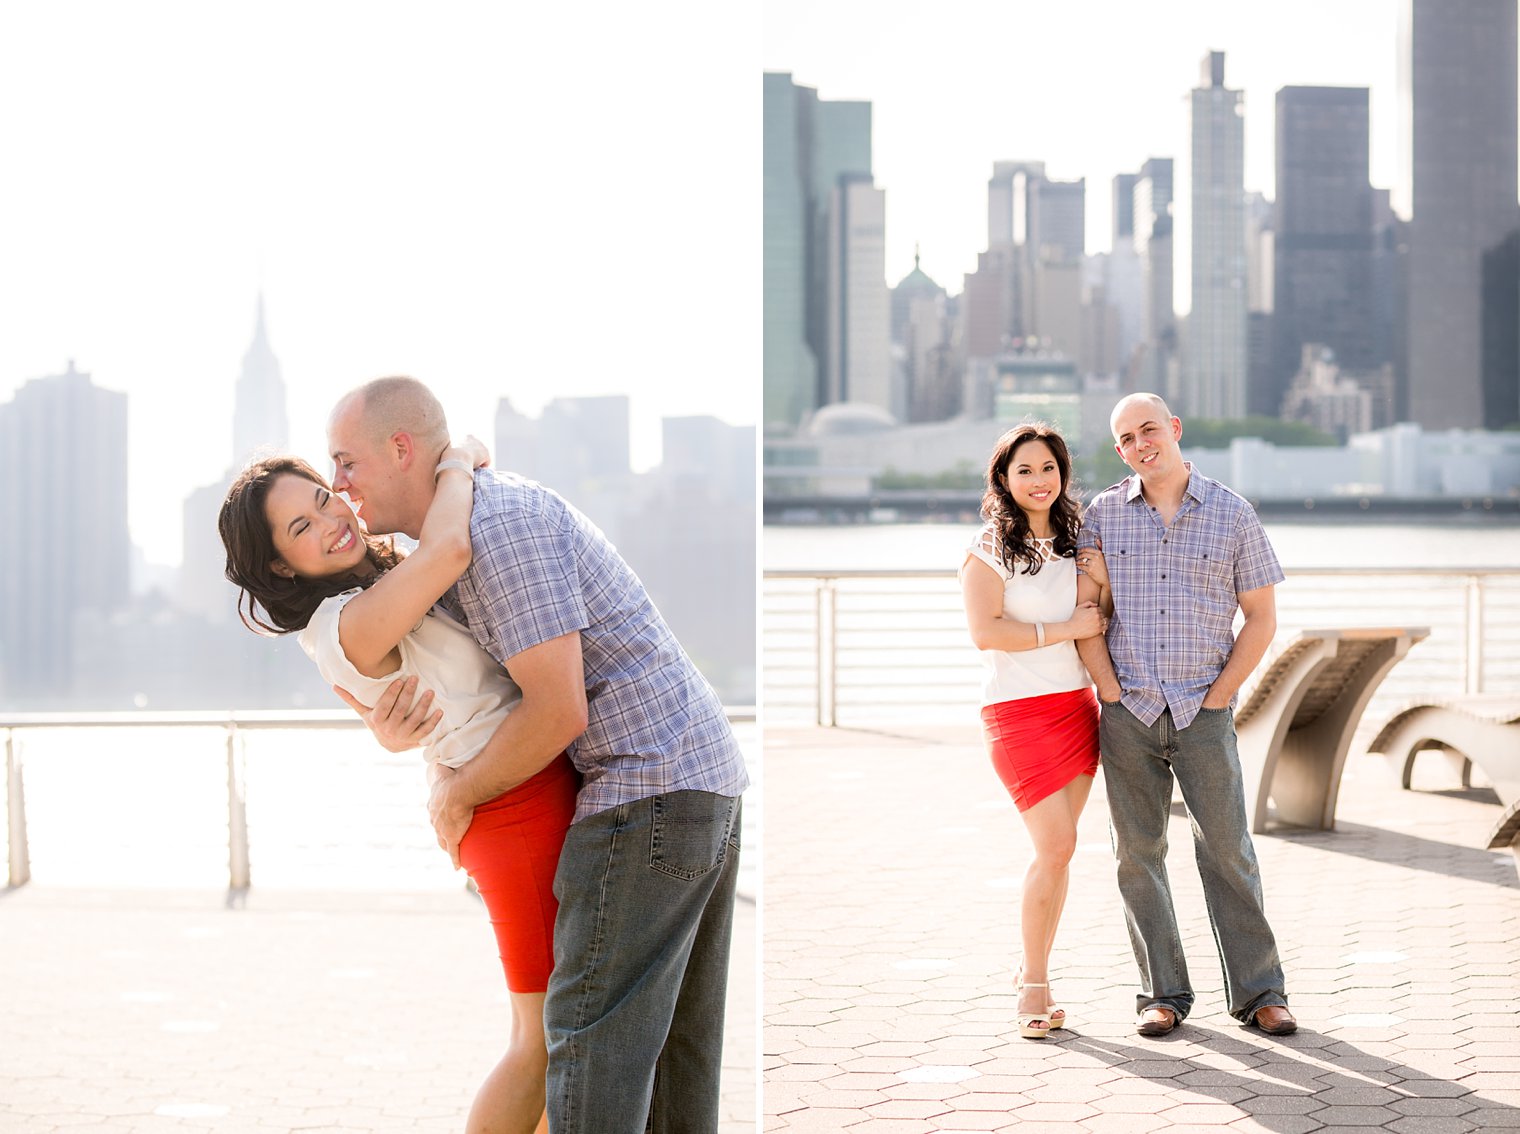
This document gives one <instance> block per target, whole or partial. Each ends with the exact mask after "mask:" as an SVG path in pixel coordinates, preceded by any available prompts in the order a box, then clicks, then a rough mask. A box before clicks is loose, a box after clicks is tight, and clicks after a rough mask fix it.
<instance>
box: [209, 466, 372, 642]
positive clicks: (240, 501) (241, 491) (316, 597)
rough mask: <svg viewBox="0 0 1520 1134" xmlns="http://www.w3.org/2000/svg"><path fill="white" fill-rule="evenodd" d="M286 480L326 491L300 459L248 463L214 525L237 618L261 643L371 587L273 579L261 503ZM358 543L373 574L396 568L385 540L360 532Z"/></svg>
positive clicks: (364, 580)
mask: <svg viewBox="0 0 1520 1134" xmlns="http://www.w3.org/2000/svg"><path fill="white" fill-rule="evenodd" d="M287 475H289V476H298V477H301V478H302V479H304V480H309V481H311V483H312V484H316V485H320V486H321V487H322V488H325V489H327V491H329V492H331V491H332V485H331V484H329V483H328V481H327V478H326V477H324V476H323V475H322V474H321V473H319V472H318V471H317V470H316V469H314V468H312V467H311V466H310V465H309V464H307V463H306V462H305V461H303V460H301V458H300V457H283V456H282V457H264V458H262V459H260V460H256V461H253V462H251V463H250V464H249V465H248V467H247V468H245V469H244V470H243V471H242V472H241V473H240V474H239V475H238V478H237V480H235V481H233V482H232V487H231V488H229V489H228V490H227V498H226V499H225V500H223V501H222V510H221V513H220V514H219V515H218V516H217V519H216V527H217V530H218V531H219V532H220V533H221V536H222V546H223V547H225V548H226V549H227V571H226V575H227V579H228V581H229V582H231V583H233V584H234V585H235V586H236V587H237V588H238V617H239V618H240V619H242V621H243V625H244V626H246V627H248V629H250V630H252V631H253V632H254V633H255V634H262V635H264V636H266V637H269V636H273V635H276V634H291V633H294V632H295V631H297V630H304V629H305V628H306V624H307V623H308V622H310V621H311V616H312V615H313V614H315V613H316V610H317V607H319V606H321V605H322V600H323V599H326V598H329V597H331V596H332V595H336V594H341V593H343V592H344V591H347V590H351V589H352V588H354V587H356V586H361V587H362V586H367V585H368V584H369V583H370V582H372V581H373V576H370V577H364V576H359V575H354V574H349V573H344V574H342V575H333V576H330V577H325V578H321V579H307V578H302V577H300V576H297V577H296V578H294V579H289V578H286V577H285V576H284V575H277V574H275V572H274V571H273V570H272V568H271V564H273V563H274V561H275V560H276V559H278V558H279V557H280V553H279V552H278V551H276V550H275V546H274V530H273V529H272V527H271V526H270V523H269V516H268V515H267V514H266V513H265V511H264V503H265V500H266V499H267V498H268V496H269V489H270V486H272V485H273V484H274V482H275V481H276V480H277V479H278V478H280V477H282V476H287ZM364 543H365V545H366V546H367V548H368V556H369V561H370V562H371V563H372V564H374V565H375V569H376V570H377V571H385V570H388V569H389V568H391V567H394V566H395V565H396V564H397V562H399V560H400V556H399V555H398V554H397V552H396V549H395V546H394V544H393V543H392V541H391V540H389V539H380V538H379V537H377V536H372V535H370V534H369V533H368V532H366V533H365V534H364Z"/></svg>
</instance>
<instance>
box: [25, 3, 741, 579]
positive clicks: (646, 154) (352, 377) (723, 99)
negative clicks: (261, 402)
mask: <svg viewBox="0 0 1520 1134" xmlns="http://www.w3.org/2000/svg"><path fill="white" fill-rule="evenodd" d="M658 14H659V15H660V17H661V18H660V19H658V20H651V19H650V18H649V13H648V12H647V11H641V12H639V13H634V12H631V11H628V10H624V9H620V8H617V7H613V6H608V7H607V9H606V11H605V13H604V14H603V16H602V18H600V19H599V21H598V28H599V30H598V33H597V35H595V36H587V35H586V34H585V29H584V25H583V22H582V21H581V20H580V19H579V18H576V17H575V16H574V14H573V13H571V12H569V11H556V10H549V9H543V10H533V11H531V12H518V11H514V12H512V13H510V14H508V13H506V12H505V11H504V10H498V9H496V8H495V7H493V6H490V5H485V4H466V5H461V6H453V7H451V8H450V9H448V10H447V11H429V12H428V13H427V14H426V16H425V18H417V17H415V16H414V15H413V14H412V13H411V12H410V11H408V9H406V8H405V7H403V6H400V5H359V4H356V3H344V4H333V5H324V6H322V7H321V8H319V9H312V8H309V7H308V6H304V5H296V4H291V3H275V4H271V5H261V6H259V7H258V8H256V9H255V8H246V9H225V8H221V7H218V8H215V9H206V8H204V7H202V6H199V5H194V4H189V3H170V2H164V0H155V2H154V3H152V4H150V5H148V6H146V7H136V8H134V9H132V10H130V11H128V10H126V9H120V8H117V7H114V6H111V5H105V4H91V3H86V4H63V5H56V6H27V7H25V8H14V7H13V8H7V9H6V10H5V11H4V12H3V13H0V98H3V99H4V101H5V103H6V105H9V106H12V107H24V108H25V113H24V114H19V113H18V114H11V115H7V116H6V117H5V118H4V119H3V120H0V152H4V153H5V154H6V156H7V162H8V166H9V168H10V169H12V170H13V171H15V172H14V175H13V176H12V177H11V178H9V179H8V181H7V185H6V187H5V190H4V194H5V198H6V199H5V208H4V209H3V210H0V217H3V219H0V245H3V247H4V248H5V250H6V254H5V257H4V260H3V264H0V309H3V310H5V312H6V324H7V333H6V335H5V336H4V337H3V339H0V403H4V402H8V401H9V400H11V399H12V398H13V397H14V396H15V394H16V391H17V390H18V389H19V388H20V387H21V386H23V385H24V384H25V383H26V382H28V381H31V380H34V379H40V378H46V377H49V376H53V375H58V374H63V373H65V372H66V371H67V370H68V368H69V366H70V364H71V362H72V364H73V365H74V366H75V367H76V368H77V369H78V370H79V371H81V372H84V373H88V374H90V375H91V377H92V380H93V381H94V383H95V384H96V385H98V386H100V387H102V388H104V389H107V390H113V391H120V392H124V393H126V394H127V395H128V414H129V453H130V457H129V459H130V470H129V482H130V484H129V488H130V493H131V499H130V502H129V513H130V515H129V520H130V525H131V529H132V535H133V539H134V542H135V543H137V544H138V545H139V547H141V548H142V550H143V551H144V552H145V554H146V556H147V558H148V559H149V561H151V562H158V563H172V562H176V561H177V560H178V557H179V553H180V516H181V513H180V507H181V504H182V503H183V501H184V498H185V497H186V496H188V495H189V494H190V492H192V491H193V490H194V489H195V488H197V487H199V486H202V485H205V484H208V483H212V482H214V481H216V480H217V479H219V478H220V477H221V476H222V475H223V473H224V472H225V471H226V470H227V467H228V465H229V462H230V461H231V460H232V434H231V422H232V419H233V404H234V392H235V385H236V382H237V378H238V374H239V372H240V368H241V361H242V358H243V355H244V352H245V351H246V350H247V349H248V348H249V345H250V343H251V342H252V341H253V338H254V328H255V323H256V310H257V305H258V302H259V299H260V296H261V295H262V299H263V305H264V314H265V326H266V330H267V336H268V342H269V345H270V347H271V349H272V351H273V354H274V356H275V358H276V359H277V360H278V363H279V366H280V369H281V371H282V373H283V377H284V381H285V384H286V389H287V394H288V403H289V417H290V438H289V440H290V446H291V448H292V449H293V450H294V451H295V452H297V453H300V454H301V455H303V456H306V457H308V458H309V459H313V460H320V459H322V458H323V457H324V455H325V444H324V439H323V426H324V424H325V419H326V415H327V412H328V409H329V408H330V406H331V404H332V403H333V401H335V400H336V398H337V397H338V396H340V395H341V394H342V393H343V391H344V390H346V389H348V388H350V387H352V386H353V385H356V384H358V383H359V382H361V381H364V380H366V379H368V378H372V377H376V376H378V375H380V374H385V373H412V374H415V375H416V376H418V377H419V378H422V379H423V380H424V381H427V382H428V383H429V384H430V385H432V386H433V388H434V389H435V390H437V392H438V393H439V395H440V397H441V399H442V400H443V402H444V403H445V406H446V408H447V409H448V410H449V412H450V416H451V424H452V425H453V426H454V427H455V428H456V429H457V430H459V431H461V432H463V431H465V430H469V431H473V432H476V433H477V434H479V435H481V436H484V437H489V436H490V435H491V431H492V427H493V420H494V414H495V407H496V403H497V400H498V399H499V398H500V397H503V396H505V397H509V398H511V399H512V401H513V403H514V404H515V405H517V406H518V407H519V408H520V409H522V410H524V411H525V412H530V413H535V412H537V411H538V410H539V409H540V408H541V407H542V406H543V405H544V404H545V403H547V401H548V400H549V399H551V398H553V397H556V396H593V395H602V394H628V395H631V397H632V411H633V418H634V422H633V424H634V437H633V459H634V464H635V466H636V467H638V468H647V467H649V466H651V465H653V464H655V463H656V462H657V460H658V457H659V453H658V448H659V434H660V428H661V426H660V421H661V418H662V417H665V416H671V415H680V414H693V413H703V414H711V415H712V416H715V417H718V418H720V419H722V420H724V421H727V422H729V423H731V424H736V425H749V424H753V423H754V422H755V421H756V419H757V415H758V405H759V384H760V366H759V327H758V322H757V320H755V319H754V317H753V312H754V310H755V309H756V308H758V306H759V301H758V291H759V287H758V272H757V271H756V272H751V271H749V270H748V267H749V264H750V263H751V262H750V261H746V260H744V259H743V258H742V257H740V258H737V259H735V260H734V261H732V262H731V263H723V264H716V265H706V266H705V267H704V271H706V272H708V273H709V275H708V277H707V281H706V282H707V283H709V284H716V285H718V286H704V287H702V288H699V289H697V288H693V287H691V278H692V272H693V268H694V267H695V263H694V260H693V257H692V254H691V250H692V248H693V247H694V246H695V245H696V242H697V240H698V238H699V237H700V235H701V234H702V233H704V232H708V231H712V230H714V229H716V228H717V227H719V226H720V225H721V224H722V223H723V221H724V218H725V217H727V215H728V213H729V210H730V206H729V205H728V204H727V203H725V202H723V201H722V200H720V199H718V198H717V197H716V195H713V194H703V193H686V194H674V193H671V192H670V191H669V189H670V185H671V184H672V183H680V182H686V183H691V184H695V183H697V182H699V181H700V180H704V179H706V178H708V177H710V176H712V175H713V171H714V170H718V171H720V172H721V174H722V176H723V177H724V178H725V179H726V178H727V177H729V176H732V177H734V178H735V179H739V180H742V178H743V176H744V175H745V173H746V172H747V171H748V170H750V169H755V170H758V166H759V147H758V145H757V144H756V141H755V139H754V138H753V137H751V136H749V135H748V134H746V133H744V132H743V131H735V130H733V128H732V123H733V122H734V121H735V120H741V119H742V118H743V116H744V115H745V113H746V111H747V110H748V108H749V107H751V106H752V105H753V104H754V99H753V95H752V93H751V92H750V90H749V85H750V84H749V74H748V72H747V71H746V68H745V65H744V64H743V63H742V61H741V60H742V59H747V58H749V57H750V56H749V54H748V52H749V51H750V50H752V44H753V40H754V28H753V23H752V22H750V23H747V22H746V21H744V20H742V19H741V20H738V21H733V20H726V21H724V22H722V23H721V24H720V23H718V22H716V21H712V20H711V19H710V18H708V16H707V14H706V10H705V9H703V8H701V7H699V6H698V5H696V4H695V3H685V2H676V0H661V3H660V5H659V13H658ZM671 20H674V21H683V22H688V23H691V24H695V25H699V26H702V27H703V28H705V29H706V30H705V32H704V52H702V53H700V54H698V55H696V56H693V54H692V53H690V52H686V51H684V50H683V49H681V48H680V47H679V45H678V44H676V43H674V42H673V41H671V40H670V39H669V37H667V36H665V35H664V33H663V32H662V31H660V30H659V27H660V25H661V24H663V23H665V22H667V21H671ZM550 46H552V47H553V50H547V49H546V48H547V47H550ZM572 46H573V48H574V51H573V52H572V51H571V50H570V48H571V47H572ZM570 60H573V62H569V61H570ZM698 91H700V92H702V97H701V98H696V97H693V96H694V92H698ZM672 99H684V100H685V102H686V104H687V109H686V111H685V112H683V114H682V116H681V120H680V121H679V122H674V121H672V118H671V116H670V114H669V105H670V102H671V100H672ZM698 135H700V136H703V137H704V138H706V141H705V142H704V144H703V146H702V147H700V148H698V147H693V146H692V145H691V144H690V141H691V139H692V138H693V137H695V136H698ZM656 169H657V170H658V171H659V175H658V176H650V175H649V172H650V171H651V170H656ZM756 211H757V212H758V210H756ZM752 223H755V224H756V226H757V227H758V217H757V218H756V219H755V221H754V222H752ZM751 277H755V278H754V280H753V282H752V281H751ZM746 289H750V290H751V291H752V292H753V293H754V295H755V298H754V299H753V301H748V300H747V299H746ZM661 314H668V316H669V321H668V322H667V321H665V320H662V319H661V318H660V316H661ZM493 456H494V457H496V458H497V459H498V460H500V461H501V462H502V463H504V464H507V465H510V459H509V457H507V456H506V455H503V454H493ZM324 463H325V462H324Z"/></svg>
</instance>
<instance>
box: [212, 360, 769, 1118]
mask: <svg viewBox="0 0 1520 1134" xmlns="http://www.w3.org/2000/svg"><path fill="white" fill-rule="evenodd" d="M328 444H329V448H330V450H331V454H332V459H333V463H334V467H335V469H336V473H335V476H334V478H333V480H332V481H331V482H328V481H327V479H326V478H324V477H323V476H322V475H321V474H320V473H318V472H317V471H316V470H315V469H313V468H312V467H311V466H310V465H308V464H307V463H306V462H304V461H302V460H300V459H299V458H296V457H271V458H266V459H263V460H258V461H255V462H254V463H252V464H251V465H249V467H248V468H247V469H245V470H244V471H243V473H242V474H241V475H240V476H239V477H238V479H237V480H236V481H235V482H234V484H233V486H232V488H231V489H230V490H229V492H228V494H227V498H226V500H225V501H224V503H223V505H222V509H221V514H220V516H219V518H218V526H219V528H220V532H221V536H222V541H223V543H224V545H225V547H226V550H227V572H226V573H227V577H228V578H229V579H230V580H231V581H232V582H233V583H235V584H236V585H237V586H238V587H239V588H240V590H241V594H240V596H239V611H240V613H241V614H242V616H243V620H244V622H245V624H248V625H249V626H250V628H253V629H258V630H260V631H261V632H265V633H296V634H298V635H299V638H300V642H301V645H302V647H303V648H304V649H305V650H306V652H307V653H308V654H309V655H311V657H312V658H313V660H314V661H316V663H317V665H318V667H319V668H320V670H321V671H322V673H323V676H324V677H325V678H326V679H327V680H328V681H330V682H331V683H332V684H333V685H334V686H335V687H336V688H337V689H338V690H339V692H340V694H341V695H342V696H343V697H344V699H345V700H346V701H348V703H349V704H350V705H352V706H353V707H354V708H356V709H358V710H359V711H360V712H361V714H362V715H363V717H364V720H365V723H366V724H368V725H369V727H370V729H371V731H372V732H373V733H374V734H375V736H376V738H377V739H378V740H379V741H380V742H381V743H382V744H383V745H384V746H385V747H386V748H388V749H391V750H392V751H402V750H405V749H407V748H411V747H416V746H418V745H419V744H420V745H422V746H423V747H424V751H425V756H426V760H427V768H428V779H429V784H430V793H429V799H428V811H429V815H430V817H431V819H432V822H433V826H434V829H435V831H436V833H437V836H438V842H439V845H440V846H441V847H443V848H444V849H445V850H446V851H448V853H449V855H450V856H451V858H452V859H453V861H454V863H455V865H456V866H460V865H462V866H463V867H464V868H465V869H467V870H468V871H469V873H470V875H471V877H472V879H473V880H474V881H475V883H476V886H477V888H478V889H479V891H480V894H481V897H482V898H483V899H484V902H485V906H486V909H487V911H488V913H489V915H490V919H491V923H492V927H493V929H494V930H495V933H496V938H497V943H498V950H499V952H500V955H501V959H502V964H503V968H504V969H505V972H506V978H507V986H508V988H509V990H510V993H511V1001H512V1033H511V1039H510V1044H509V1047H508V1050H507V1053H506V1055H505V1056H504V1057H503V1058H502V1060H501V1061H500V1062H499V1063H498V1064H497V1065H496V1067H495V1068H494V1069H493V1070H492V1071H491V1072H490V1074H489V1075H488V1076H487V1078H486V1080H485V1082H484V1084H483V1085H482V1086H481V1088H480V1090H479V1092H478V1094H477V1096H476V1098H475V1101H474V1105H473V1106H472V1108H471V1110H470V1114H469V1119H468V1124H467V1127H466V1129H467V1130H469V1131H471V1132H472V1134H485V1132H487V1131H491V1132H496V1131H501V1132H511V1134H518V1132H520V1134H529V1132H531V1131H535V1130H543V1129H544V1128H545V1124H547V1128H548V1129H549V1130H552V1131H553V1132H554V1134H569V1132H575V1134H620V1132H627V1134H635V1132H642V1131H646V1130H648V1131H664V1132H676V1131H692V1132H711V1131H714V1130H716V1129H717V1125H718V1080H719V1070H720V1067H721V1064H722V1051H723V1017H724V1007H725V993H726V985H727V978H728V953H729V943H730V938H731V935H732V927H733V903H734V889H735V882H736V878H737V870H738V857H739V830H740V798H739V797H740V795H741V793H742V792H743V790H744V789H745V787H746V786H747V785H748V782H749V781H748V777H747V775H746V772H745V767H744V762H743V758H742V756H741V754H740V751H739V747H738V744H737V742H736V741H735V739H734V735H733V732H732V730H731V729H730V728H729V725H728V722H727V719H726V718H725V716H724V712H723V706H722V704H721V703H720V701H719V700H718V697H717V695H716V694H715V693H714V692H713V690H712V688H711V687H710V686H709V685H708V684H707V682H706V681H705V680H704V679H703V678H702V676H701V675H700V673H698V671H697V669H696V667H695V666H694V665H693V664H692V663H691V661H690V659H689V658H688V657H687V655H686V654H685V652H684V651H683V650H682V649H681V647H680V645H679V644H678V643H677V642H676V640H675V638H674V637H673V636H672V634H671V632H670V630H669V628H668V627H667V626H666V625H665V623H664V621H663V620H662V619H661V617H660V615H659V613H658V612H657V611H656V610H655V608H654V606H653V605H652V604H651V603H650V601H649V598H648V596H647V594H646V593H645V591H644V587H643V585H642V584H641V583H640V582H639V580H638V578H637V576H635V575H634V573H633V571H632V570H631V569H630V568H629V567H628V565H627V563H625V562H624V561H623V559H622V558H621V557H620V556H619V555H618V553H617V552H616V550H615V549H614V548H613V547H612V545H611V544H610V543H609V542H608V541H607V539H606V537H605V536H603V535H602V533H601V532H600V531H599V530H598V529H597V528H596V526H595V525H594V524H592V523H591V522H590V521H589V520H587V519H586V518H585V517H584V516H583V515H581V514H580V513H579V512H577V511H576V510H575V509H574V508H572V507H570V506H569V505H568V504H567V503H566V502H565V501H564V500H562V499H560V498H559V497H558V496H557V495H555V494H554V493H553V492H551V491H549V490H547V489H545V488H543V487H542V486H540V485H538V484H535V483H533V482H532V481H528V480H524V479H523V478H521V477H517V476H514V475H512V474H510V473H501V472H497V471H495V470H492V469H489V468H486V467H484V466H485V465H486V464H487V454H486V451H485V449H484V447H483V446H482V445H481V444H480V443H479V442H477V441H474V440H473V439H471V440H470V441H469V442H467V443H466V444H464V445H463V446H458V447H455V446H451V445H450V439H449V432H448V426H447V424H446V422H445V418H444V412H443V408H442V406H441V405H440V404H439V403H438V400H437V398H435V397H434V396H433V394H432V393H431V391H429V390H428V389H427V387H426V386H424V385H423V384H422V383H420V382H418V381H416V380H415V379H412V378H401V377H398V378H382V379H378V380H376V381H374V382H370V383H367V384H366V385H364V386H361V387H359V388H358V389H356V390H354V391H352V392H351V393H350V394H348V395H347V396H345V397H344V398H343V399H342V400H341V401H340V402H339V403H338V405H337V407H336V408H335V409H334V410H333V413H332V416H331V418H330V419H329V422H328ZM338 493H345V494H346V495H347V497H348V500H349V501H351V502H352V505H353V506H352V507H351V506H350V504H349V503H348V502H345V500H344V499H343V497H342V496H340V495H338ZM361 511H362V513H363V524H362V525H361V523H360V521H359V519H358V512H361ZM380 533H404V534H406V535H407V536H410V537H411V538H412V539H415V540H416V541H417V545H416V549H415V550H414V551H412V552H411V553H410V554H408V555H401V554H400V553H399V552H398V551H397V550H396V548H395V547H394V544H393V542H392V541H390V540H386V539H381V538H379V536H380Z"/></svg>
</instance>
